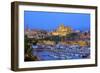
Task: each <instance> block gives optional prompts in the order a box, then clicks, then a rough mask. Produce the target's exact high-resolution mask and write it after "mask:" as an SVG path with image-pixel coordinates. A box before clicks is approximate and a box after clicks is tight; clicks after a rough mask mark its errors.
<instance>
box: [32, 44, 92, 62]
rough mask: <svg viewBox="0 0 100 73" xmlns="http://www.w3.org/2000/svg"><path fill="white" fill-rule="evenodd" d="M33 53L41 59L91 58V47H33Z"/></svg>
mask: <svg viewBox="0 0 100 73" xmlns="http://www.w3.org/2000/svg"><path fill="white" fill-rule="evenodd" d="M33 55H34V56H37V58H38V59H39V60H40V61H45V60H69V59H85V58H90V48H89V47H80V46H78V47H76V46H61V48H60V47H59V48H58V47H56V46H53V47H50V46H49V48H48V45H47V46H44V47H41V48H40V47H39V48H38V46H37V48H33Z"/></svg>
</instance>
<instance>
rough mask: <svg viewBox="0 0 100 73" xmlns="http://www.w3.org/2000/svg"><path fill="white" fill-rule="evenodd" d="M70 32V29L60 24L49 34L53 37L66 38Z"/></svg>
mask: <svg viewBox="0 0 100 73" xmlns="http://www.w3.org/2000/svg"><path fill="white" fill-rule="evenodd" d="M71 32H72V29H71V28H70V27H66V26H64V25H63V24H61V25H60V26H59V27H58V28H57V29H56V31H53V32H51V34H52V35H54V36H58V35H59V36H66V35H67V34H70V33H71Z"/></svg>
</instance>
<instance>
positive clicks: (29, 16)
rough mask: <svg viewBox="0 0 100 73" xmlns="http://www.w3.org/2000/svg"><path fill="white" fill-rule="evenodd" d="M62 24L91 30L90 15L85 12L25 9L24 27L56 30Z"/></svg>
mask: <svg viewBox="0 0 100 73" xmlns="http://www.w3.org/2000/svg"><path fill="white" fill-rule="evenodd" d="M61 24H64V25H65V26H68V27H71V28H72V29H73V30H80V31H84V30H85V31H86V30H88V31H89V30H90V15H89V14H83V13H62V12H40V11H24V27H25V28H27V27H28V28H30V29H40V30H54V29H56V28H57V27H59V26H60V25H61Z"/></svg>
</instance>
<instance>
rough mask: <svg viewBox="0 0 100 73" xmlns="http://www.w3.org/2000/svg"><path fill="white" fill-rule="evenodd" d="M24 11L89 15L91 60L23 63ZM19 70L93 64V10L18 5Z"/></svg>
mask: <svg viewBox="0 0 100 73" xmlns="http://www.w3.org/2000/svg"><path fill="white" fill-rule="evenodd" d="M24 10H29V11H49V12H70V13H72V12H73V13H89V14H90V15H91V19H90V20H91V38H92V39H91V45H92V47H91V59H81V60H60V61H58V60H57V61H36V62H24ZM18 24H19V51H18V52H19V55H18V57H19V59H18V60H19V61H18V62H19V68H35V67H50V66H65V65H67V66H70V65H82V64H95V45H94V44H95V36H94V35H95V10H94V9H79V8H60V7H46V6H45V7H44V6H24V5H19V23H18Z"/></svg>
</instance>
